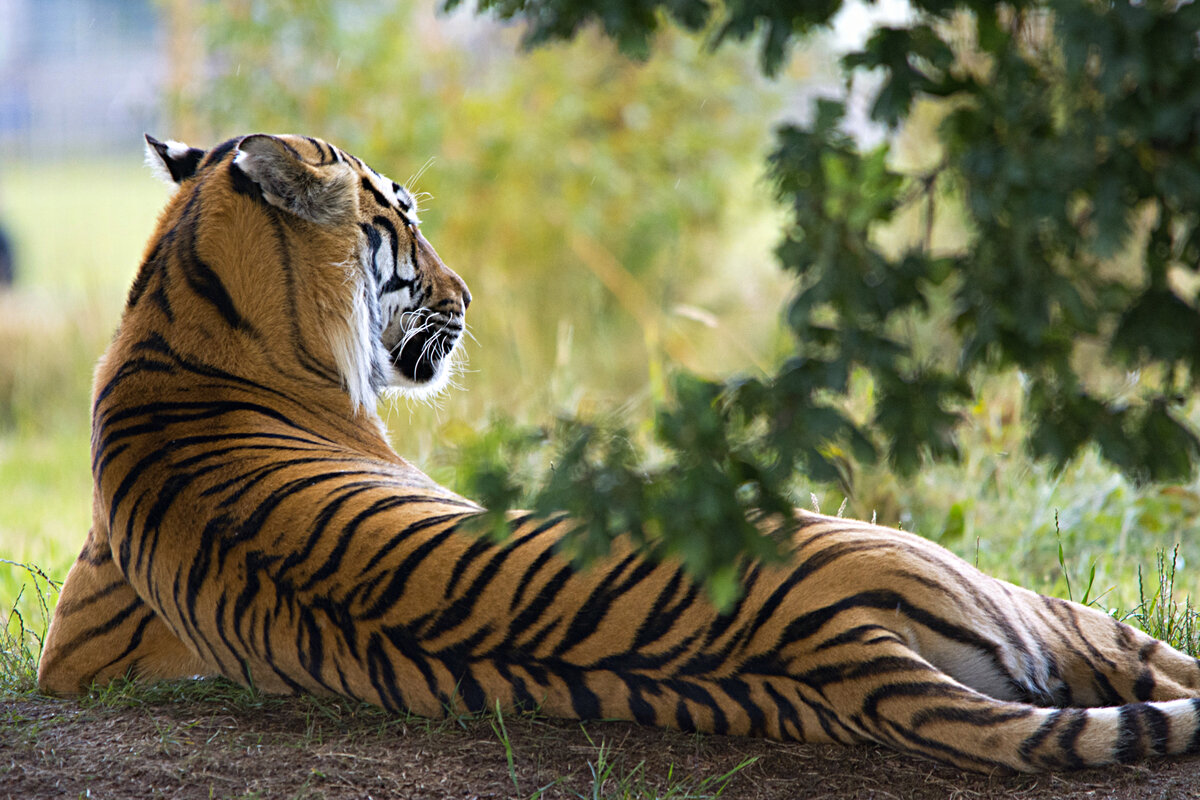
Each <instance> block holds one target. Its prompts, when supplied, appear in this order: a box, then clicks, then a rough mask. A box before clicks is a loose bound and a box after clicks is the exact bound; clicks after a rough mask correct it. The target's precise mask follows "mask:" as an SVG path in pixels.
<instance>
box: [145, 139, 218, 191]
mask: <svg viewBox="0 0 1200 800" xmlns="http://www.w3.org/2000/svg"><path fill="white" fill-rule="evenodd" d="M145 137H146V166H148V167H150V171H151V172H153V173H154V174H155V176H157V177H158V179H159V180H161V181H162V182H163V183H165V184H167V185H168V186H176V185H178V184H180V183H183V182H184V181H185V180H187V179H188V178H190V177H192V176H193V175H195V174H196V167H198V166H200V160H201V159H202V158H204V151H203V150H201V149H200V148H198V147H188V146H187V145H186V144H184V143H183V142H173V141H171V140H170V139H168V140H167V141H165V142H160V141H159V140H158V139H155V138H154V137H153V136H151V135H150V134H148V133H147V134H145Z"/></svg>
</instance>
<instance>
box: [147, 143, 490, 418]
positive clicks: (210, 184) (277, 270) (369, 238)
mask: <svg viewBox="0 0 1200 800" xmlns="http://www.w3.org/2000/svg"><path fill="white" fill-rule="evenodd" d="M146 158H147V163H148V164H150V166H151V168H152V169H154V171H155V172H156V173H157V174H159V176H160V177H162V178H163V179H164V180H165V181H166V182H168V183H170V184H172V185H176V186H178V187H179V189H178V191H177V192H176V193H175V196H174V197H173V198H172V201H171V202H170V203H169V204H168V206H167V208H166V210H165V211H164V212H163V216H162V218H161V219H160V221H159V230H158V231H157V234H156V236H155V237H154V239H152V244H151V248H150V250H149V252H148V253H147V256H146V260H145V262H144V263H143V266H142V271H141V272H140V273H139V275H138V278H137V280H136V281H135V282H134V286H133V289H132V290H131V292H130V300H129V305H128V306H127V313H128V312H129V310H130V309H132V308H133V307H134V306H135V305H136V304H138V303H142V302H145V300H144V296H145V295H151V296H152V298H151V299H156V300H157V303H158V305H159V306H160V307H161V309H160V310H161V311H162V312H163V313H165V314H167V315H168V316H171V317H172V318H173V317H174V316H175V309H174V308H172V305H171V298H170V296H169V292H167V291H166V285H167V284H168V283H169V281H168V280H166V277H169V276H167V271H168V269H172V268H173V269H174V270H175V271H176V272H178V273H182V275H183V278H184V282H186V283H187V284H188V286H189V287H190V289H191V293H190V294H191V297H190V298H189V302H190V303H191V306H187V307H189V308H197V309H198V311H197V312H196V313H197V315H202V314H207V317H206V319H207V323H206V324H207V325H208V326H209V327H210V328H211V327H212V326H214V325H225V326H227V327H228V328H230V329H231V331H230V332H229V336H228V337H226V339H228V340H232V338H234V337H236V336H244V337H245V338H253V337H251V334H254V335H255V336H258V337H259V338H264V339H265V338H270V341H271V343H270V344H269V345H262V346H259V347H258V350H259V351H267V350H274V351H275V353H274V354H273V355H272V359H273V360H272V363H273V364H278V362H279V359H278V358H275V356H276V355H278V351H279V350H280V348H289V349H290V350H291V351H292V352H293V353H294V354H295V355H296V360H295V362H292V361H288V366H286V367H280V369H281V370H283V371H288V370H290V371H291V372H292V373H295V372H296V370H297V369H307V370H308V371H309V372H310V373H311V375H310V376H309V377H311V378H312V379H313V380H321V379H322V376H324V378H326V379H330V378H333V379H336V380H337V381H338V382H340V383H341V385H342V388H344V389H345V390H346V392H347V393H348V394H349V395H350V399H351V402H352V406H353V407H354V408H355V409H358V408H362V407H367V408H370V407H372V403H373V400H374V398H375V396H377V395H378V394H379V393H380V392H382V391H383V390H385V389H389V388H392V389H399V390H401V391H402V392H405V393H408V394H417V395H428V394H432V393H436V392H438V391H440V390H441V389H442V388H443V387H444V386H445V384H446V383H447V381H448V380H449V377H450V374H451V372H452V363H453V360H454V358H455V353H456V348H458V345H459V343H460V341H461V339H462V334H463V331H464V324H465V321H464V320H465V313H466V310H467V307H468V306H469V305H470V303H471V293H470V291H468V289H467V286H466V284H465V283H464V282H463V280H462V279H461V278H460V277H459V276H458V275H457V274H455V273H454V272H453V271H452V270H451V269H450V268H448V267H447V266H446V265H445V264H443V263H442V261H441V259H440V258H439V257H438V255H437V253H436V252H435V251H434V249H433V247H432V246H431V245H430V244H429V242H428V241H427V240H426V239H425V237H424V236H422V235H421V231H420V228H419V224H420V222H419V220H418V218H417V207H416V203H415V201H414V199H413V196H412V194H411V193H410V192H409V191H408V189H406V188H405V187H403V186H401V185H400V184H399V183H396V182H395V181H393V180H391V179H390V178H387V177H385V176H384V175H382V174H381V173H379V172H376V171H375V170H373V169H371V168H370V167H369V166H367V165H366V164H365V163H363V162H362V160H360V159H359V158H357V157H355V156H353V155H351V154H349V153H346V152H344V151H342V150H340V149H338V148H337V147H334V146H333V145H330V144H328V143H326V142H323V141H321V140H319V139H314V138H311V137H303V136H269V135H264V134H253V135H249V136H243V137H238V138H235V139H230V140H228V141H226V142H224V143H223V144H220V145H218V146H216V147H214V148H212V149H211V150H207V151H206V150H202V149H200V148H196V147H191V146H188V145H186V144H182V143H180V142H175V141H166V142H160V141H158V140H157V139H154V138H153V137H151V136H147V137H146ZM164 242H170V243H171V246H170V247H164V246H163V243H164ZM172 265H173V266H172ZM157 272H162V276H161V279H160V280H157V281H156V280H155V275H156V273H157ZM178 283H180V281H178V280H176V281H175V284H178ZM152 284H153V285H152ZM156 292H157V295H158V296H157V297H154V295H155V294H156ZM180 305H181V304H176V308H178V307H179V306H180ZM210 306H211V307H210ZM218 338H219V337H215V336H212V335H211V333H210V334H209V335H208V339H209V340H211V341H217V340H218ZM246 349H247V350H249V349H251V348H249V347H247V348H246ZM330 362H332V364H333V370H332V374H331V370H330V369H329V363H330ZM296 364H300V365H301V366H300V367H297V366H296Z"/></svg>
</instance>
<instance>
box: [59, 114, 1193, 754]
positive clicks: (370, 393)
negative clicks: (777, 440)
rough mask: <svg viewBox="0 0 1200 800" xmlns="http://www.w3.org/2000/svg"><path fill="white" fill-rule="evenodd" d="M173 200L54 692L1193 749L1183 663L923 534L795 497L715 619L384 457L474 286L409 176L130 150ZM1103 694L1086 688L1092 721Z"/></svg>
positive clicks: (115, 393) (324, 164) (809, 733)
mask: <svg viewBox="0 0 1200 800" xmlns="http://www.w3.org/2000/svg"><path fill="white" fill-rule="evenodd" d="M149 152H150V155H151V157H152V158H153V159H154V160H155V161H156V162H157V163H159V164H160V165H161V167H162V170H163V172H164V173H165V174H166V175H167V176H168V177H169V178H170V179H171V180H172V181H173V182H175V183H178V184H180V189H179V191H178V192H177V193H176V195H175V196H174V197H173V198H172V200H171V201H170V203H169V204H168V207H167V209H166V210H165V211H164V213H163V216H162V217H161V219H160V222H159V226H158V229H157V231H156V233H155V235H154V237H153V238H152V240H151V244H150V246H149V248H148V250H147V254H146V257H145V259H144V261H143V264H142V267H141V269H140V270H139V273H138V276H137V278H136V279H135V281H134V286H133V289H132V290H131V293H130V297H129V301H128V304H127V307H126V310H125V314H124V317H123V319H122V322H121V326H120V329H119V331H118V334H117V336H116V338H115V339H114V342H113V344H112V346H111V347H110V348H109V350H108V352H107V353H106V355H105V357H104V359H103V360H102V363H101V366H100V368H99V369H98V372H97V378H96V388H95V394H94V403H93V454H92V455H93V477H94V482H95V489H96V491H95V497H94V516H93V527H92V530H91V532H90V534H89V537H88V540H87V543H86V544H85V547H84V549H83V552H82V553H81V555H80V557H79V560H78V561H77V562H76V564H75V565H74V567H73V568H72V570H71V573H70V574H69V576H68V578H67V581H66V584H65V586H64V589H63V593H62V597H61V600H60V603H59V606H58V609H57V610H56V613H55V616H54V619H53V622H52V625H51V629H50V632H49V634H48V637H47V642H46V647H45V650H44V653H43V657H42V661H41V664H40V672H39V681H40V683H41V686H42V687H43V689H44V690H46V691H51V692H56V693H76V692H79V691H83V690H85V689H86V688H87V686H88V685H90V684H91V683H93V682H104V681H107V680H111V679H112V678H114V677H117V676H120V675H124V674H132V675H134V676H136V677H140V678H144V679H156V678H169V677H184V676H191V675H224V676H226V677H229V678H231V679H233V680H236V681H240V682H242V683H246V684H253V685H255V686H257V687H259V688H262V689H264V690H267V691H281V692H292V691H312V692H326V693H335V694H342V695H347V696H351V697H356V698H360V699H364V700H367V701H370V702H373V703H378V704H380V705H383V706H386V707H388V708H395V709H400V708H407V709H411V710H413V711H415V712H417V713H420V714H425V715H430V716H436V715H440V714H442V713H444V712H445V710H446V709H447V708H461V709H467V710H481V709H484V708H490V707H493V706H494V705H495V704H496V703H499V704H500V705H501V706H502V707H505V708H514V707H536V708H539V709H541V710H542V711H543V712H544V713H548V714H552V715H558V716H567V717H579V718H598V717H604V718H624V719H632V720H636V721H638V722H642V723H644V724H649V725H658V726H664V727H674V728H679V729H683V730H701V731H713V732H718V733H730V734H746V735H760V736H771V737H775V738H781V739H795V740H802V741H838V742H845V743H851V742H866V741H871V742H881V743H886V744H889V745H891V746H894V747H897V748H899V749H901V750H906V751H910V752H916V753H921V754H924V755H927V756H930V757H933V758H937V759H940V760H943V761H947V762H950V763H953V764H958V765H960V766H963V767H967V768H970V769H978V770H987V769H996V768H999V769H1017V770H1036V769H1044V768H1057V767H1077V766H1085V765H1092V764H1104V763H1111V762H1113V761H1119V760H1128V759H1131V758H1137V757H1143V756H1147V755H1153V754H1165V753H1182V752H1191V751H1195V750H1196V749H1197V748H1198V747H1200V734H1198V731H1200V701H1198V700H1197V699H1196V698H1197V696H1198V695H1200V667H1198V665H1197V662H1196V660H1195V659H1193V658H1191V657H1188V656H1185V655H1183V654H1181V653H1178V652H1176V651H1174V650H1172V649H1171V648H1169V647H1168V646H1166V645H1165V644H1162V643H1159V642H1156V641H1155V640H1153V639H1151V638H1149V637H1147V636H1146V635H1145V634H1143V633H1140V632H1138V631H1135V630H1134V629H1132V628H1130V627H1128V626H1126V625H1123V624H1121V623H1119V622H1116V621H1114V620H1112V619H1111V618H1109V617H1107V616H1106V615H1104V614H1101V613H1099V612H1097V611H1095V610H1093V609H1089V608H1085V607H1083V606H1079V605H1076V604H1072V603H1067V602H1064V601H1059V600H1052V599H1048V598H1044V597H1040V596H1038V595H1035V594H1033V593H1031V592H1028V591H1025V590H1023V589H1020V588H1018V587H1015V586H1012V585H1010V584H1007V583H1003V582H1001V581H997V580H995V579H992V578H989V577H987V576H984V575H982V574H981V573H979V572H978V571H977V570H975V569H974V568H973V567H971V566H970V565H968V564H966V563H965V562H963V561H961V560H960V559H958V558H956V557H955V556H953V555H951V554H950V553H948V552H947V551H945V550H944V549H942V548H940V547H938V546H937V545H934V544H932V543H930V542H928V541H926V540H924V539H921V538H919V537H916V536H912V535H910V534H905V533H901V532H899V531H893V530H890V529H886V528H881V527H877V526H873V525H867V524H865V523H858V522H853V521H847V520H840V519H831V518H827V517H821V516H817V515H812V514H807V513H804V512H797V513H796V515H795V516H794V517H792V518H789V519H775V520H768V521H764V522H763V523H762V524H763V525H764V527H767V528H770V529H772V531H771V532H772V533H773V534H775V535H780V536H790V537H791V538H792V541H793V546H794V555H793V557H792V558H791V560H790V561H789V562H787V563H785V564H780V565H763V564H757V563H749V562H748V563H746V564H744V565H743V566H742V567H741V579H742V585H743V587H744V590H745V591H744V594H743V597H742V598H741V600H739V601H738V603H737V604H736V606H735V607H734V608H733V609H731V610H729V611H727V612H726V613H718V612H717V611H716V610H715V609H714V608H713V607H712V606H711V605H710V604H709V603H708V601H707V599H706V598H705V596H704V594H703V592H702V591H700V590H699V589H698V587H697V586H696V585H695V584H694V583H693V582H691V581H690V580H689V579H688V578H687V577H686V576H685V575H684V574H683V573H682V572H681V570H680V569H679V567H678V566H677V565H675V564H672V563H662V564H656V563H651V562H648V561H645V560H643V559H642V558H640V557H639V555H638V554H637V553H636V552H633V551H632V550H630V549H629V548H628V547H627V545H625V544H622V543H619V544H618V546H617V548H616V549H615V551H614V552H613V553H612V554H611V555H610V556H609V557H608V558H607V559H606V560H605V561H604V562H602V563H601V564H599V565H596V566H595V567H594V568H592V569H589V570H586V571H578V570H576V569H575V568H574V567H573V566H572V565H571V564H570V563H569V562H568V561H566V560H564V559H563V558H562V557H561V556H559V555H558V554H557V552H556V548H555V544H556V542H558V541H559V540H560V539H561V537H562V536H563V535H564V534H565V533H566V532H567V531H568V530H569V528H570V527H571V526H572V525H573V524H574V523H573V522H572V521H571V520H568V519H549V520H544V519H536V518H533V517H530V516H527V515H515V516H514V517H513V518H512V519H511V521H510V524H511V528H512V534H511V536H510V537H509V538H508V539H507V540H506V541H504V542H502V543H495V542H493V541H491V540H488V539H485V538H478V537H476V536H474V535H472V534H471V533H470V532H469V531H468V528H469V527H470V526H469V520H470V519H471V518H472V517H473V516H475V515H476V514H477V513H478V511H479V508H478V507H477V506H475V505H474V504H472V503H471V502H469V501H468V500H465V499H463V498H461V497H459V496H457V495H455V494H453V493H452V492H449V491H448V490H446V489H444V488H442V487H440V486H438V485H437V484H435V483H433V482H432V481H430V480H429V479H428V478H427V477H426V476H424V475H423V474H422V473H420V472H419V471H418V470H417V469H415V468H414V467H413V466H411V465H410V464H408V463H407V462H405V461H404V460H403V459H402V458H400V457H399V456H397V455H396V454H395V453H394V452H393V451H392V450H391V448H390V447H389V446H388V444H387V442H386V439H385V438H384V435H383V429H382V424H381V422H380V421H379V419H378V417H377V416H376V415H375V413H374V411H373V402H374V398H375V396H376V395H377V394H378V392H380V391H382V390H383V389H384V388H386V387H389V386H393V387H395V386H399V387H404V388H406V389H409V390H414V391H422V390H430V389H432V390H436V389H437V388H439V387H440V385H442V384H443V383H444V382H445V380H446V378H447V375H448V372H449V370H450V369H451V362H452V359H453V357H454V356H453V354H454V352H455V347H456V345H457V344H458V341H459V339H460V337H461V334H462V331H463V324H464V323H463V318H464V314H465V312H466V309H467V306H468V304H469V303H470V293H469V292H468V290H467V288H466V285H465V284H464V283H463V282H462V280H461V279H459V277H458V276H457V275H455V274H454V273H453V272H452V271H450V270H449V269H448V268H447V267H445V265H444V264H442V262H441V261H440V259H438V257H437V255H436V253H435V252H434V251H433V249H432V247H430V246H429V244H428V242H426V241H425V240H424V238H423V237H422V236H421V235H420V232H419V228H418V220H417V219H416V210H415V208H414V207H413V203H412V198H411V196H410V195H409V194H408V193H407V191H406V190H404V189H403V187H400V186H399V185H398V184H395V183H393V182H391V181H390V180H388V179H386V178H385V177H384V176H382V175H380V174H379V173H377V172H375V171H374V170H371V169H370V168H369V167H367V166H366V165H365V164H363V163H362V162H361V161H359V160H358V159H356V158H354V157H353V156H350V155H349V154H346V153H344V152H342V151H340V150H338V149H337V148H335V147H332V146H331V145H329V144H327V143H325V142H321V141H319V140H315V139H308V138H303V137H267V136H261V135H256V136H250V137H244V138H240V139H234V140H230V141H229V142H227V143H225V144H224V145H220V146H218V147H216V148H214V149H213V150H212V151H209V152H204V151H200V150H197V149H195V148H189V147H187V146H185V145H180V144H177V143H159V142H156V141H154V140H150V148H149ZM1093 706H1096V707H1098V708H1091V707H1093Z"/></svg>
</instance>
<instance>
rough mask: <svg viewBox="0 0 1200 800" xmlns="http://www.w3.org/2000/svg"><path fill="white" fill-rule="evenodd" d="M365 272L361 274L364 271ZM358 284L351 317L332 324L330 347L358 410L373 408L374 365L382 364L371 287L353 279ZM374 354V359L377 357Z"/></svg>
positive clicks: (355, 289)
mask: <svg viewBox="0 0 1200 800" xmlns="http://www.w3.org/2000/svg"><path fill="white" fill-rule="evenodd" d="M360 274H361V273H360ZM350 280H353V281H354V283H355V286H354V294H353V300H352V301H351V305H350V316H349V318H348V319H344V320H335V321H333V324H332V325H331V326H330V337H331V340H330V343H329V346H330V349H331V350H332V351H333V359H334V361H336V362H337V367H338V372H339V373H341V376H342V383H343V384H344V385H345V388H346V392H347V393H348V394H349V395H350V403H351V405H352V406H353V407H354V409H355V410H356V411H357V410H358V409H360V408H364V409H368V410H369V409H373V408H374V406H375V387H374V386H373V385H372V381H371V374H372V365H373V364H375V363H378V361H377V360H378V359H379V353H377V352H373V351H376V350H378V349H379V348H380V345H379V344H378V343H377V342H376V338H377V336H376V334H375V333H374V332H373V331H372V330H371V314H370V311H369V310H368V308H367V302H368V301H367V286H366V282H365V281H364V280H362V278H361V277H359V278H357V279H355V278H350ZM373 357H374V358H373Z"/></svg>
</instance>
